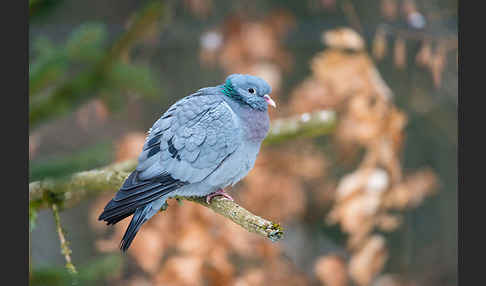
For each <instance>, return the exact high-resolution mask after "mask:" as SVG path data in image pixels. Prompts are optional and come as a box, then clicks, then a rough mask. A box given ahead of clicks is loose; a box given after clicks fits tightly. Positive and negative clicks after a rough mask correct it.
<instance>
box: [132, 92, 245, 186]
mask: <svg viewBox="0 0 486 286" xmlns="http://www.w3.org/2000/svg"><path fill="white" fill-rule="evenodd" d="M238 132H239V123H238V120H237V118H236V115H235V114H234V112H233V111H232V110H231V108H230V107H229V106H228V105H227V104H226V103H225V101H224V100H222V99H221V98H220V97H219V96H215V95H207V94H206V93H205V92H204V91H199V92H197V93H195V94H193V95H191V96H188V97H185V98H183V99H181V100H180V101H178V102H176V103H175V104H174V105H173V106H172V107H171V108H169V110H167V112H166V113H165V114H164V115H163V116H162V117H161V118H160V119H159V120H158V121H157V122H156V123H155V124H154V125H153V127H152V128H151V130H150V133H149V136H148V138H147V139H146V142H145V144H144V147H143V151H142V153H141V154H140V156H139V164H138V166H137V172H138V173H139V175H138V177H139V179H141V180H147V179H151V178H154V177H157V176H160V175H161V174H169V175H170V176H171V177H172V178H174V179H175V180H179V181H181V182H187V183H196V182H200V181H202V180H203V179H204V178H206V177H207V176H209V175H210V174H211V173H212V172H214V171H215V170H216V169H217V168H218V166H219V165H220V164H221V162H223V160H225V158H227V157H228V156H230V155H231V154H232V153H233V152H234V151H235V150H236V149H237V147H238V146H239V144H241V142H240V140H239V139H238V138H239V136H238V134H239V133H238Z"/></svg>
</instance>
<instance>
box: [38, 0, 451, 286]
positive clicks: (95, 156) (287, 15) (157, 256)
mask: <svg viewBox="0 0 486 286" xmlns="http://www.w3.org/2000/svg"><path fill="white" fill-rule="evenodd" d="M457 5H458V1H457V0H455V1H454V0H427V1H413V0H373V1H359V0H302V1H282V0H264V1H224V0H183V1H133V0H116V1H112V0H105V1H93V0H86V1H73V0H29V9H30V10H29V13H30V16H29V40H30V45H29V62H30V64H29V81H30V82H29V122H30V125H29V181H31V182H32V181H36V180H40V179H43V178H48V177H49V178H61V177H64V176H67V175H69V174H72V173H73V172H77V171H82V170H89V169H92V168H96V167H101V166H105V165H108V164H110V163H113V162H122V161H124V160H127V159H130V158H134V157H136V156H138V153H139V152H140V150H141V147H142V145H143V142H144V139H145V136H146V131H147V130H148V129H149V128H150V127H151V126H152V124H153V123H154V122H155V120H156V119H158V118H159V117H160V116H161V114H162V113H163V112H164V111H165V110H166V109H167V108H168V107H169V106H170V105H171V104H172V103H174V102H175V101H176V100H178V99H180V98H182V97H184V96H186V95H189V94H190V93H191V92H194V91H195V90H197V89H199V88H201V87H206V86H214V85H217V84H220V83H222V82H223V80H224V78H225V77H226V76H227V75H228V74H231V73H249V74H253V75H258V76H261V77H263V78H264V79H266V80H267V81H268V82H269V83H270V84H271V85H272V87H273V93H272V98H274V99H275V101H276V102H277V104H278V108H277V109H275V110H271V114H270V116H271V118H272V119H276V118H285V117H289V116H295V115H299V116H300V115H301V114H303V113H305V112H311V111H318V110H334V111H336V112H337V115H338V120H337V123H336V126H335V128H334V130H333V131H332V132H331V133H330V134H327V135H322V136H317V137H314V138H312V139H309V138H300V139H299V138H297V139H292V140H288V141H285V142H282V143H280V144H278V145H272V146H268V147H264V148H262V150H261V152H260V155H259V157H258V159H257V162H256V165H255V168H254V169H253V170H252V171H251V172H250V174H249V175H248V177H247V178H245V179H244V180H243V181H242V182H240V183H239V184H237V186H235V187H234V188H233V191H231V193H232V195H233V197H234V198H235V200H236V201H237V202H238V203H240V204H241V205H242V206H244V207H245V208H247V209H248V210H250V211H252V212H254V213H255V214H258V215H260V216H262V217H265V218H267V219H269V220H272V221H276V222H279V223H281V224H282V225H283V227H284V229H285V236H284V239H283V240H280V241H279V242H277V243H272V242H270V241H269V240H266V239H264V238H261V237H260V236H257V235H254V234H251V233H248V232H246V231H245V230H244V229H242V228H241V227H239V226H237V225H235V224H234V223H233V222H231V221H229V220H227V219H225V218H223V217H221V216H219V215H217V214H215V213H213V212H212V211H211V210H209V209H206V208H204V207H202V206H200V205H197V204H193V203H191V202H184V203H183V204H178V203H177V202H176V201H174V200H170V201H169V208H168V210H167V211H165V212H163V213H161V214H160V215H158V216H156V217H154V218H153V219H152V220H150V221H149V222H148V223H146V224H145V225H144V227H143V228H142V230H141V231H140V232H139V233H138V235H137V238H136V239H135V241H134V243H133V244H132V247H131V248H130V250H129V251H128V252H127V254H126V255H122V254H120V251H119V250H118V245H119V241H120V238H121V236H122V235H123V233H124V231H125V228H126V226H127V224H128V222H129V221H128V220H126V221H123V222H120V223H119V224H117V225H115V226H112V227H107V226H105V225H104V224H103V223H101V222H98V221H97V217H98V215H99V213H100V212H101V210H102V208H103V207H104V205H105V204H106V202H107V201H108V200H109V199H110V198H111V196H112V195H113V193H114V192H115V191H116V190H113V192H112V193H104V194H101V195H99V196H97V197H90V198H89V199H86V200H84V201H82V202H81V203H80V204H78V205H76V206H74V207H72V208H66V209H62V211H61V212H60V219H61V223H62V226H63V228H64V230H65V232H66V239H67V240H68V242H69V246H70V248H71V250H72V254H71V258H72V262H73V264H74V265H75V266H76V268H77V270H78V272H79V273H78V275H77V277H76V281H77V283H78V284H81V285H134V286H135V285H238V286H242V285H336V286H338V285H380V286H388V285H393V286H401V285H408V286H411V285H414V286H415V285H457V227H458V225H457V96H458V89H457V87H458V32H457ZM30 264H31V265H30V280H31V285H68V284H71V279H72V277H71V276H70V274H69V272H68V271H67V270H66V268H65V264H66V261H65V258H64V255H63V254H62V253H61V248H60V242H59V237H58V234H57V232H56V223H55V219H54V217H53V212H52V211H51V210H48V209H47V210H46V209H44V210H39V211H34V210H32V212H31V213H30Z"/></svg>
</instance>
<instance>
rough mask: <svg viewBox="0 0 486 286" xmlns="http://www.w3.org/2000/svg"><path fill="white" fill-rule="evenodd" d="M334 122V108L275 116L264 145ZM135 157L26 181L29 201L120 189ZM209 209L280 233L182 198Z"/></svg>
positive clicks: (323, 129) (263, 231)
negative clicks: (62, 174) (62, 176)
mask: <svg viewBox="0 0 486 286" xmlns="http://www.w3.org/2000/svg"><path fill="white" fill-rule="evenodd" d="M335 125H336V115H335V113H334V112H333V111H317V112H313V113H304V114H302V115H299V116H295V117H291V118H286V119H277V120H274V121H273V122H272V125H271V128H270V131H269V134H268V136H267V138H266V139H265V141H264V144H265V145H269V144H275V143H279V142H282V141H286V140H289V139H292V138H297V137H298V138H301V137H303V136H306V137H312V136H319V135H324V134H328V133H330V132H331V131H332V130H333V127H334V126H335ZM136 165H137V161H136V160H128V161H125V162H122V163H117V164H113V165H110V166H107V167H105V168H101V169H94V170H90V171H84V172H79V173H75V174H73V175H71V176H70V177H69V178H67V179H56V180H53V179H45V180H41V181H36V182H32V183H30V184H29V201H30V204H35V205H36V207H37V209H39V208H43V207H46V206H48V205H49V204H52V202H51V201H52V200H55V201H56V202H59V203H62V207H65V208H66V207H71V206H73V205H75V204H77V203H78V202H80V201H81V200H83V199H85V198H87V197H89V196H90V195H98V194H101V193H103V192H107V191H114V190H117V189H119V188H120V186H121V185H122V184H123V182H124V181H125V179H126V178H127V177H128V175H129V174H130V172H131V171H132V170H133V169H134V168H135V167H136ZM184 199H186V200H191V201H194V202H197V203H199V204H201V205H204V206H206V207H209V208H211V209H212V210H214V211H215V212H217V213H219V214H221V215H223V216H225V217H227V218H229V219H231V220H232V221H233V222H235V223H237V224H239V225H241V226H242V227H243V228H245V229H246V230H248V231H250V232H254V233H258V234H260V235H263V236H265V237H267V238H270V239H272V240H277V239H279V238H280V237H281V236H282V229H281V227H280V226H279V225H278V224H275V223H272V222H270V221H267V220H265V219H263V218H261V217H258V216H256V215H254V214H252V213H250V212H249V211H247V210H245V209H244V208H243V207H241V206H239V205H238V204H236V203H234V202H230V201H227V200H224V199H217V198H216V199H214V200H212V201H211V204H210V205H208V204H206V203H205V202H204V201H202V200H201V199H200V198H184Z"/></svg>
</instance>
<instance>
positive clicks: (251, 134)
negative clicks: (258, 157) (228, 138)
mask: <svg viewBox="0 0 486 286" xmlns="http://www.w3.org/2000/svg"><path fill="white" fill-rule="evenodd" d="M241 121H242V125H243V136H244V139H246V140H248V141H249V142H253V143H261V142H262V141H263V139H264V138H265V136H267V133H268V129H269V127H270V119H269V117H268V113H267V111H264V112H255V111H253V110H251V111H248V112H245V113H243V114H242V115H241Z"/></svg>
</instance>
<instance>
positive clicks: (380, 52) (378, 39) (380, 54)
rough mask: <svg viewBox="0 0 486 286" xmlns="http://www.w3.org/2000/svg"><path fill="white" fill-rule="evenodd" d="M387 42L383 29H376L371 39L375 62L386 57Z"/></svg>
mask: <svg viewBox="0 0 486 286" xmlns="http://www.w3.org/2000/svg"><path fill="white" fill-rule="evenodd" d="M386 52H387V40H386V34H385V31H384V30H383V29H378V30H377V31H376V33H375V37H374V38H373V56H374V57H375V59H377V60H382V59H383V58H384V57H385V56H386Z"/></svg>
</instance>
